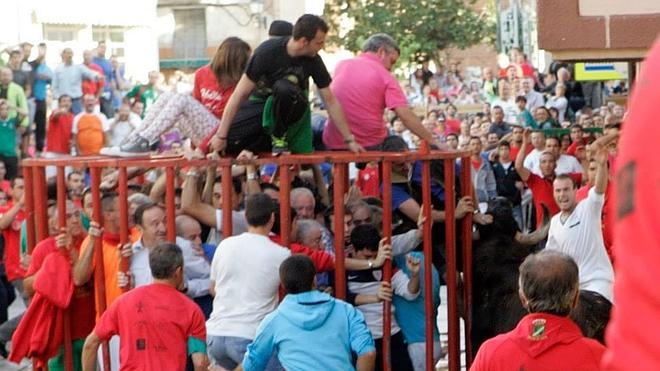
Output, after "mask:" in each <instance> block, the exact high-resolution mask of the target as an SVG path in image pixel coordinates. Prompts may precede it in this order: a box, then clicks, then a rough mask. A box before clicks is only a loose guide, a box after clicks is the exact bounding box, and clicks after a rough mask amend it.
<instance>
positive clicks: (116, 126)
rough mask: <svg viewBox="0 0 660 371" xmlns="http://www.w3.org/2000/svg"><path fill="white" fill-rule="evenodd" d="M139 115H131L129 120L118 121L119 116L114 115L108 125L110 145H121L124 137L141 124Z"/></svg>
mask: <svg viewBox="0 0 660 371" xmlns="http://www.w3.org/2000/svg"><path fill="white" fill-rule="evenodd" d="M139 119H140V118H139V116H137V115H135V116H129V118H128V120H125V121H118V120H119V118H118V117H114V118H113V119H112V120H111V121H110V125H108V126H109V127H110V128H111V129H110V135H109V137H110V147H113V146H119V145H120V144H122V142H123V141H124V139H126V137H128V135H129V134H131V133H132V132H133V130H135V129H137V128H138V126H140V121H139Z"/></svg>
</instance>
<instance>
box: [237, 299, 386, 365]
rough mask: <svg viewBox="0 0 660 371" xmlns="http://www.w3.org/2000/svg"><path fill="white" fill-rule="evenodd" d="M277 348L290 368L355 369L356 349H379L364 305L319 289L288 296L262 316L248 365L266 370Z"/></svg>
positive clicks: (359, 352) (247, 357) (361, 351)
mask: <svg viewBox="0 0 660 371" xmlns="http://www.w3.org/2000/svg"><path fill="white" fill-rule="evenodd" d="M274 350H277V358H278V359H279V361H280V363H281V364H282V366H283V367H284V369H286V370H289V371H296V370H305V371H306V370H319V369H324V370H355V368H354V367H353V359H352V355H351V353H355V354H357V355H358V356H362V355H364V354H366V353H369V352H375V351H376V348H375V346H374V340H373V338H372V337H371V333H370V332H369V328H367V324H366V322H365V320H364V316H363V315H362V313H361V312H360V311H359V310H357V309H355V308H354V307H353V306H352V305H350V304H348V303H345V302H343V301H341V300H337V299H335V298H333V297H331V296H330V295H328V294H325V293H322V292H319V291H316V290H313V291H307V292H303V293H300V294H289V295H287V296H285V297H284V300H283V301H282V303H281V304H280V305H279V307H278V308H277V309H276V310H275V311H274V312H272V313H270V314H269V315H267V316H266V317H265V318H264V319H263V321H261V324H260V325H259V328H258V329H257V334H256V336H255V338H254V341H253V342H252V343H251V344H250V345H249V346H248V348H247V352H246V353H245V358H244V359H243V368H244V369H245V370H246V371H251V370H264V369H265V368H266V364H267V363H268V360H269V359H270V357H271V356H272V354H273V351H274Z"/></svg>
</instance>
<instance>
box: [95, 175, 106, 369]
mask: <svg viewBox="0 0 660 371" xmlns="http://www.w3.org/2000/svg"><path fill="white" fill-rule="evenodd" d="M90 173H91V178H92V205H93V207H94V215H93V217H94V221H95V222H97V223H99V224H100V225H101V226H103V212H102V210H101V190H100V189H99V185H100V183H101V169H100V168H98V167H92V168H90ZM94 261H95V264H94V287H95V289H96V290H97V296H96V299H97V301H96V312H97V313H98V314H99V315H100V314H102V313H103V312H105V309H106V306H107V302H106V296H105V264H104V261H103V244H102V241H101V239H97V240H95V241H94ZM103 369H104V370H110V347H109V346H108V342H107V341H105V342H103Z"/></svg>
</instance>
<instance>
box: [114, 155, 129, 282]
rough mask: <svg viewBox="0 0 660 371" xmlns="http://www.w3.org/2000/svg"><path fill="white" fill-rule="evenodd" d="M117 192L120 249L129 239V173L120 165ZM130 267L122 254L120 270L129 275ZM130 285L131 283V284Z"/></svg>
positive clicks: (127, 259)
mask: <svg viewBox="0 0 660 371" xmlns="http://www.w3.org/2000/svg"><path fill="white" fill-rule="evenodd" d="M117 193H118V197H117V199H118V201H119V245H120V247H119V248H120V249H122V248H123V247H124V245H126V244H127V243H128V242H129V240H128V234H129V231H128V175H127V173H126V167H125V166H120V167H119V182H118V184H117ZM129 269H130V261H129V258H127V257H124V256H122V257H121V260H120V262H119V270H120V271H121V272H124V274H126V275H128V274H129ZM129 286H130V285H129ZM129 286H125V287H122V288H121V290H122V291H123V292H127V291H128V290H129V288H130V287H129Z"/></svg>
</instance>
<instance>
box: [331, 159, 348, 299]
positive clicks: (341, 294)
mask: <svg viewBox="0 0 660 371" xmlns="http://www.w3.org/2000/svg"><path fill="white" fill-rule="evenodd" d="M342 165H343V164H340V163H335V164H334V169H333V170H334V171H333V174H332V176H333V178H332V183H333V195H332V202H333V209H334V215H333V223H334V230H333V233H334V234H335V296H336V298H337V299H342V300H345V299H346V268H345V267H344V194H345V193H346V188H345V185H346V184H345V183H344V178H345V174H344V166H342Z"/></svg>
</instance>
